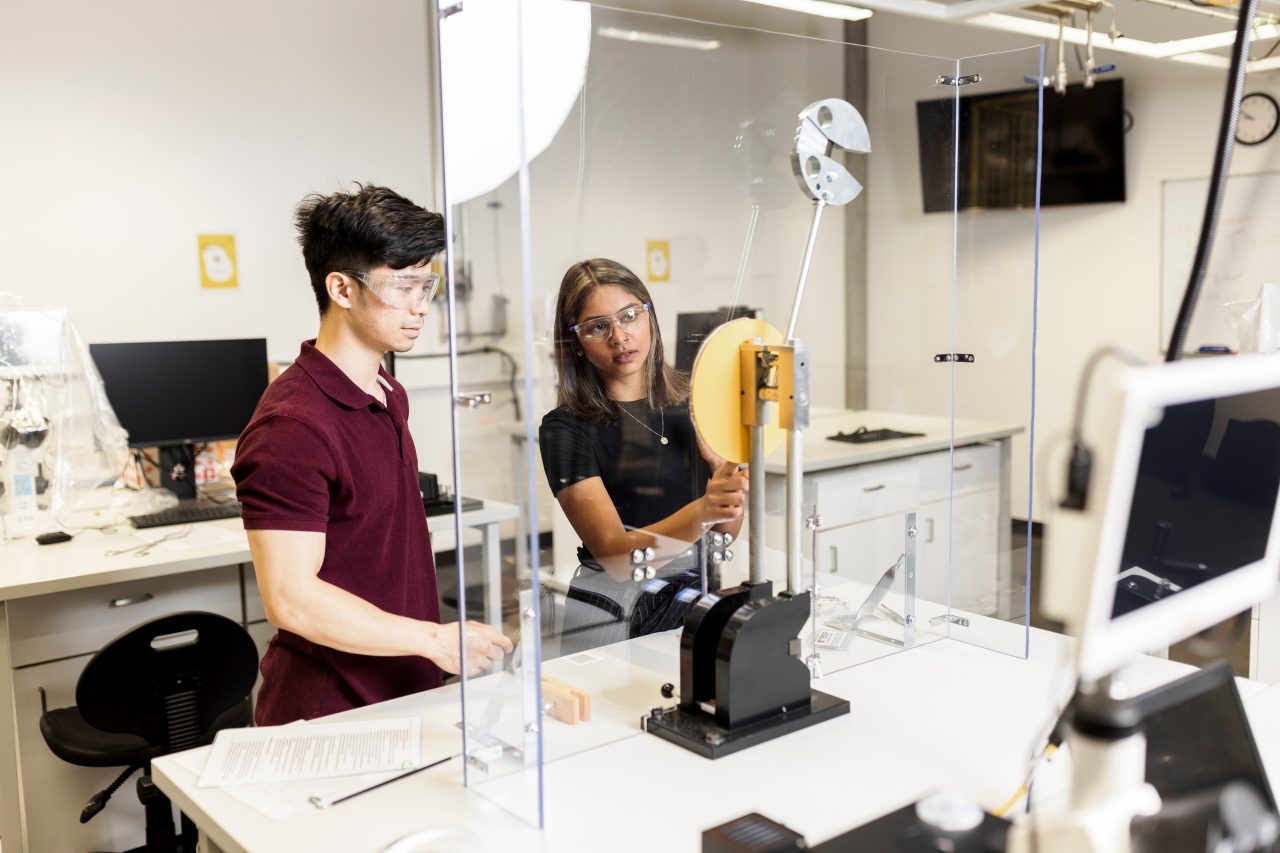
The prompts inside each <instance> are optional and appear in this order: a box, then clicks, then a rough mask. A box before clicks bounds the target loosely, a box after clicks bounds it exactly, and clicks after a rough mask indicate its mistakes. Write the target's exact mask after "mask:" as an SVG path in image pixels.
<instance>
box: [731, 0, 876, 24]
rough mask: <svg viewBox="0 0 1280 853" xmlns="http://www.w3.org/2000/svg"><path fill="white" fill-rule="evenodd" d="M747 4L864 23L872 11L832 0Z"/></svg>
mask: <svg viewBox="0 0 1280 853" xmlns="http://www.w3.org/2000/svg"><path fill="white" fill-rule="evenodd" d="M747 2H748V3H758V4H760V5H761V6H773V7H775V8H778V9H787V10H789V11H792V12H803V13H804V14H806V15H820V16H822V17H824V18H840V19H841V20H845V21H864V20H866V19H867V18H870V17H871V10H870V9H863V8H861V7H859V6H850V5H848V4H846V3H837V2H832V0H747Z"/></svg>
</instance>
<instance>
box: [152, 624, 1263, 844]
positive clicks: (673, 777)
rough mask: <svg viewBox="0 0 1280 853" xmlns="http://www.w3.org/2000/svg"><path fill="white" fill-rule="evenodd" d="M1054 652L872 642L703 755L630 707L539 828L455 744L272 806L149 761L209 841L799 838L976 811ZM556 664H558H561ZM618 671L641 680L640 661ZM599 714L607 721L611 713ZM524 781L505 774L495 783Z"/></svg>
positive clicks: (580, 760) (1027, 742) (554, 726)
mask: <svg viewBox="0 0 1280 853" xmlns="http://www.w3.org/2000/svg"><path fill="white" fill-rule="evenodd" d="M1009 627H1010V629H1011V630H1020V629H1016V628H1015V626H1009ZM628 642H629V643H644V644H646V645H647V646H649V647H650V648H649V649H648V651H652V646H653V645H654V643H655V642H657V643H660V644H661V643H665V653H666V654H667V655H668V656H669V657H671V658H672V659H673V660H674V657H675V655H676V654H677V647H678V642H679V638H678V636H677V635H676V634H675V633H674V632H673V633H671V634H666V635H659V636H657V637H642V638H639V639H637V640H632V641H628ZM620 645H623V644H620ZM1069 650H1070V640H1069V639H1067V638H1065V637H1062V636H1060V635H1056V634H1051V633H1048V632H1045V631H1040V630H1032V632H1031V658H1030V659H1029V660H1022V659H1018V658H1014V657H1010V656H1007V655H1003V654H999V653H995V652H990V651H986V650H983V649H980V648H977V647H974V646H971V645H968V644H965V643H962V642H958V641H955V640H939V641H937V642H933V643H930V644H928V645H925V646H922V647H919V648H916V649H913V650H911V651H909V652H906V653H901V654H894V655H889V656H887V657H882V658H879V659H877V660H873V661H871V662H869V663H865V664H862V665H860V666H855V667H852V668H849V669H845V670H843V671H840V672H837V673H834V674H832V675H829V676H827V677H826V678H824V679H822V680H821V681H820V682H818V685H817V686H818V687H820V688H821V689H822V690H823V691H826V692H828V693H833V694H835V695H837V696H841V697H844V698H847V699H849V701H850V702H851V703H852V710H851V712H850V713H849V714H847V715H845V716H842V717H839V718H837V719H834V720H831V721H828V722H825V723H822V724H820V725H817V726H814V727H812V728H808V729H804V730H802V731H799V732H796V733H793V734H790V735H787V736H785V737H782V738H779V739H777V740H774V741H770V742H768V743H765V744H762V745H759V746H756V747H754V748H751V749H747V750H745V751H743V752H739V753H735V754H733V755H730V756H727V757H725V758H722V759H719V760H717V761H711V760H708V759H705V758H702V757H701V756H698V755H696V754H694V753H692V752H689V751H686V750H684V749H682V748H680V747H678V746H675V745H673V744H671V743H668V742H666V741H664V740H661V739H659V738H657V737H654V736H652V735H648V734H645V733H643V732H642V731H641V730H640V728H639V714H635V715H634V716H633V718H632V721H631V723H630V724H629V726H630V736H629V737H624V738H621V739H613V740H611V742H608V743H606V744H605V745H603V746H599V747H597V748H593V749H587V750H584V751H580V752H576V753H575V754H572V755H569V756H568V757H565V758H562V759H560V760H552V761H550V762H549V763H548V764H547V765H546V767H545V770H544V776H545V796H544V799H545V804H546V828H545V830H544V831H541V832H539V831H538V830H536V829H534V828H533V827H532V826H530V825H529V824H527V823H525V822H523V821H522V820H520V819H518V818H517V817H514V816H512V814H510V813H509V812H508V811H505V810H504V809H503V808H502V807H501V806H500V805H499V804H497V802H496V801H495V799H494V798H492V797H491V796H489V795H486V794H481V793H477V791H475V790H468V789H466V788H464V787H463V784H462V762H461V760H460V759H458V758H455V759H454V760H452V761H450V762H448V763H446V764H444V765H442V766H440V767H438V768H434V769H432V770H429V771H426V772H423V773H419V774H416V775H414V776H412V777H409V778H406V779H402V780H398V781H396V782H394V783H392V784H389V785H386V786H384V787H382V788H379V789H378V790H376V791H371V792H369V793H367V794H364V795H362V796H359V797H356V798H355V799H352V800H350V801H348V802H345V803H341V804H339V805H337V806H334V807H333V808H329V809H325V810H311V811H308V812H305V813H302V814H297V815H294V816H292V817H289V818H285V819H282V820H271V819H268V818H267V817H264V816H263V815H262V814H260V813H258V812H257V811H255V810H253V809H252V808H250V807H249V806H247V805H245V804H244V803H243V802H241V801H239V800H237V799H235V798H234V797H233V796H231V795H230V794H228V793H227V792H225V791H222V790H219V789H213V788H204V789H201V788H197V787H196V784H195V783H196V778H197V776H196V773H195V772H194V771H193V769H191V766H190V765H191V764H192V762H193V760H195V763H196V764H199V761H198V759H199V753H187V754H184V756H183V757H181V758H175V757H165V758H162V759H159V760H157V761H156V762H155V764H154V777H155V779H156V780H157V782H158V784H159V785H160V787H161V788H162V789H163V790H164V791H165V793H167V794H168V795H169V796H170V797H171V798H172V799H173V800H174V801H175V802H176V803H178V804H179V805H180V807H181V808H182V810H183V811H184V812H185V813H186V814H187V815H188V816H190V817H191V818H192V819H193V820H195V822H196V824H197V825H198V826H199V827H200V829H201V833H202V837H203V839H204V842H205V843H206V845H207V847H208V849H209V850H212V851H216V850H222V851H226V853H241V851H250V853H252V852H253V851H276V850H322V849H323V850H343V851H349V853H376V851H381V850H383V849H384V848H385V847H386V846H387V845H388V844H390V843H392V842H394V841H395V840H397V839H399V838H401V837H403V836H405V835H407V834H409V833H411V832H414V831H417V830H422V829H424V828H435V829H438V830H442V831H448V830H453V831H455V832H456V833H458V834H460V835H462V836H464V838H468V839H469V841H470V844H463V845H462V846H458V847H456V848H450V849H475V850H494V851H510V850H545V851H556V853H561V851H566V853H567V851H578V850H582V851H588V850H610V851H621V852H622V853H625V851H633V850H634V851H649V850H655V849H660V850H670V851H691V853H692V851H697V850H699V849H700V846H701V832H702V830H704V829H706V828H708V827H711V826H715V825H717V824H720V823H723V822H725V821H728V820H731V819H733V818H735V817H738V816H741V815H743V814H745V813H747V812H750V811H758V812H760V813H762V814H764V815H766V816H768V817H771V818H773V819H775V820H778V821H780V822H783V823H785V824H787V825H788V826H790V827H791V828H792V829H794V830H796V831H798V832H800V833H802V834H804V835H805V836H806V837H807V838H808V840H809V842H810V843H814V842H819V841H824V840H826V839H828V838H830V837H832V836H834V835H837V834H839V833H841V832H843V831H845V830H847V829H850V828H852V827H854V826H857V825H860V824H862V823H864V822H866V821H868V820H870V819H872V818H874V817H877V816H879V815H881V814H884V813H886V812H888V811H891V810H893V809H896V808H898V807H901V806H903V805H905V804H907V803H910V802H912V801H913V800H915V799H918V798H919V797H921V796H923V795H925V794H927V793H929V792H931V791H934V790H938V789H942V788H946V789H950V790H953V791H957V792H960V793H962V794H965V795H967V796H969V797H971V798H974V799H975V800H976V801H977V802H979V803H980V804H981V805H983V806H984V807H986V808H988V809H994V808H996V807H997V806H999V805H1000V804H1001V803H1003V802H1004V800H1005V799H1006V798H1007V797H1008V796H1009V795H1010V794H1011V793H1012V792H1013V791H1014V790H1015V789H1016V788H1017V787H1018V785H1019V784H1020V783H1021V781H1022V778H1023V775H1024V773H1025V771H1026V766H1027V756H1028V755H1029V754H1030V753H1031V750H1032V747H1033V746H1034V742H1035V740H1036V739H1037V737H1038V736H1039V735H1041V734H1042V732H1043V731H1044V730H1045V729H1047V726H1048V724H1049V723H1051V722H1052V719H1053V718H1054V716H1055V714H1056V708H1055V707H1054V704H1055V702H1056V701H1057V700H1058V698H1059V697H1061V696H1064V695H1065V694H1066V693H1067V692H1069V688H1070V680H1071V679H1070V670H1069V669H1068V668H1067V666H1066V661H1067V659H1068V656H1069ZM601 657H602V661H601V662H600V663H599V664H595V665H598V666H614V667H623V666H630V664H625V663H623V662H621V660H620V658H619V657H612V656H609V655H602V656H601ZM647 657H648V658H649V659H652V655H651V654H650V655H647ZM611 661H612V662H611ZM557 664H558V662H557V661H552V662H549V663H548V664H546V666H547V667H548V668H551V669H554V667H555V666H556V665H557ZM1190 671H1191V667H1188V666H1186V665H1184V664H1178V663H1173V662H1170V661H1165V660H1158V659H1155V658H1144V659H1142V660H1141V661H1140V662H1138V663H1137V664H1136V665H1135V666H1134V667H1132V668H1131V669H1130V671H1129V672H1128V673H1127V676H1126V677H1127V680H1128V682H1129V684H1130V685H1131V686H1132V688H1133V689H1134V690H1135V691H1139V690H1145V689H1148V688H1150V687H1153V686H1155V685H1157V684H1160V683H1163V682H1166V681H1171V680H1173V679H1175V678H1177V677H1179V676H1181V675H1184V674H1186V673H1187V672H1190ZM555 674H556V676H557V677H559V678H564V677H565V673H564V671H563V670H560V671H556V673H555ZM661 677H662V676H661V675H658V674H654V675H653V677H651V678H649V679H648V681H650V682H653V685H652V688H653V690H654V691H655V697H654V699H653V704H655V705H656V704H660V703H661V702H662V700H660V699H658V698H657V697H656V689H657V682H658V681H659V680H660V679H661ZM629 680H630V681H631V682H632V683H634V684H637V685H642V684H645V683H647V682H646V680H645V677H644V675H643V674H639V675H631V676H629ZM1237 684H1238V686H1239V687H1240V690H1241V694H1242V695H1243V697H1244V699H1245V704H1246V708H1248V709H1249V711H1250V716H1251V718H1253V720H1254V724H1255V726H1256V727H1257V728H1258V729H1259V731H1258V734H1257V737H1258V741H1259V744H1260V747H1261V750H1262V753H1263V757H1264V760H1265V761H1266V763H1267V766H1268V769H1269V771H1270V772H1271V774H1272V776H1273V777H1274V775H1275V774H1276V773H1277V772H1280V724H1278V723H1277V719H1280V718H1278V717H1277V715H1276V714H1274V713H1270V714H1268V713H1267V711H1268V710H1274V709H1275V708H1276V707H1280V695H1277V691H1276V690H1275V689H1272V690H1269V691H1266V692H1264V690H1265V686H1264V685H1261V684H1258V683H1256V682H1248V681H1240V680H1238V681H1237ZM457 691H458V687H457V685H450V686H448V687H445V688H441V689H439V690H435V691H430V692H429V693H426V694H419V695H417V696H411V697H403V698H401V699H397V700H395V701H393V702H388V703H383V704H381V705H376V706H371V707H368V708H363V709H359V710H358V711H352V712H348V713H347V714H344V715H340V716H341V717H343V718H345V719H360V718H366V719H367V718H374V717H379V716H384V717H394V716H404V715H407V714H417V715H420V716H421V717H422V719H423V723H424V725H423V728H424V737H428V736H437V735H439V736H444V735H445V734H446V733H447V732H449V731H456V728H455V726H456V723H457V720H458V716H459V707H458V693H457ZM639 701H643V698H642V697H641V699H640V700H639ZM1255 708H1257V709H1259V711H1260V713H1258V714H1255V713H1254V709H1255ZM603 722H604V724H606V725H608V726H610V727H616V726H617V725H618V724H617V722H616V720H615V719H613V718H612V717H609V718H606V719H605V720H604V721H603ZM595 725H597V723H596V721H595V720H594V719H593V721H592V722H589V723H579V724H578V725H575V726H568V725H565V724H563V723H559V722H556V721H554V720H551V719H547V722H546V725H545V726H544V727H543V735H544V751H545V752H546V753H547V754H548V755H552V756H554V755H556V754H560V753H563V752H564V751H565V750H564V749H563V746H564V745H565V743H566V742H567V741H566V739H581V738H583V737H584V736H585V735H586V731H584V730H585V729H589V728H590V727H592V726H595ZM432 733H434V734H432ZM206 749H207V748H206ZM184 764H186V765H188V766H183V765H184ZM1055 764H1056V762H1055ZM472 773H473V779H477V780H482V779H483V777H482V776H480V775H479V774H478V772H477V771H475V770H473V771H472ZM525 781H527V780H524V779H519V777H517V779H516V780H515V781H513V782H512V786H518V785H520V784H522V783H523V782H525ZM486 784H490V785H502V784H504V783H503V781H502V780H498V781H493V782H489V783H486ZM524 796H526V797H529V798H531V797H533V796H534V792H533V791H531V790H526V791H525V792H524ZM455 842H456V839H455Z"/></svg>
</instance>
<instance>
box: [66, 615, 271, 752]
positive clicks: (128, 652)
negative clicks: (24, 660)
mask: <svg viewBox="0 0 1280 853" xmlns="http://www.w3.org/2000/svg"><path fill="white" fill-rule="evenodd" d="M257 670H258V651H257V647H256V646H255V645H254V643H253V638H252V637H250V636H249V633H248V632H247V631H246V630H245V629H244V628H243V627H242V626H241V625H240V624H239V623H238V622H233V621H232V620H230V619H228V618H226V617H225V616H219V615H218V614H216V613H201V612H197V611H189V612H185V613H174V614H171V615H168V616H161V617H159V618H156V619H152V620H151V621H149V622H144V623H142V624H141V625H138V626H137V627H135V628H132V629H131V630H129V631H127V632H125V633H124V634H122V635H120V636H119V637H117V638H116V639H114V640H112V641H111V642H110V643H109V644H107V645H106V646H105V647H104V648H103V649H102V650H101V651H99V652H98V653H97V654H96V655H94V656H93V658H92V659H91V660H90V661H89V663H88V664H87V665H86V666H85V668H84V671H83V672H82V673H81V674H80V680H79V681H78V682H77V683H76V705H77V706H78V707H79V709H80V715H81V716H82V717H83V718H84V720H85V722H86V723H88V724H89V725H91V726H93V727H94V728H98V729H102V730H103V731H108V732H122V733H126V734H132V735H137V736H139V737H141V738H143V739H144V740H146V741H147V742H148V743H150V744H152V745H153V746H157V747H164V748H165V749H166V750H167V751H171V752H172V751H176V750H179V749H187V748H189V747H193V746H198V745H200V744H202V743H207V742H209V741H210V740H211V739H212V736H213V734H214V722H215V721H216V720H217V719H218V717H219V715H221V714H223V713H224V712H226V711H227V710H229V709H231V708H233V707H235V706H236V705H238V704H242V703H244V702H245V700H246V699H247V698H248V696H249V691H250V690H252V689H253V682H254V679H255V678H256V677H257Z"/></svg>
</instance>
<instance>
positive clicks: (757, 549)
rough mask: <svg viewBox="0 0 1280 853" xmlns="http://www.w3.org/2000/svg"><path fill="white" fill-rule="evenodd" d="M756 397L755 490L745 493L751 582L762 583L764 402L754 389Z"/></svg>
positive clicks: (752, 433) (752, 439)
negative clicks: (748, 526) (749, 534)
mask: <svg viewBox="0 0 1280 853" xmlns="http://www.w3.org/2000/svg"><path fill="white" fill-rule="evenodd" d="M752 393H753V394H755V395H756V424H755V426H753V427H751V468H750V471H751V476H753V477H755V479H756V483H755V488H753V489H752V490H751V491H750V492H748V493H747V512H748V514H749V515H748V519H747V523H748V524H749V525H750V527H751V538H750V540H749V542H750V545H751V560H750V566H751V582H752V583H764V523H765V522H764V510H765V506H764V423H763V419H762V418H761V417H760V416H761V415H762V414H763V410H764V401H763V400H761V399H760V392H759V391H758V390H756V389H755V388H754V383H753V389H752Z"/></svg>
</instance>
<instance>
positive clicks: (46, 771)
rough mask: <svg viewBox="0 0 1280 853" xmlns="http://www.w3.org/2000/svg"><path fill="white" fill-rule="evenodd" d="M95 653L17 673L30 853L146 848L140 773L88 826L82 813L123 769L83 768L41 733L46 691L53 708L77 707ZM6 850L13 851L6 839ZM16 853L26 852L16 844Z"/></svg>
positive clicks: (25, 812) (20, 736) (24, 796)
mask: <svg viewBox="0 0 1280 853" xmlns="http://www.w3.org/2000/svg"><path fill="white" fill-rule="evenodd" d="M91 657H92V655H79V656H77V657H73V658H67V659H65V660H58V661H50V662H48V663H41V664H36V665H35V666H28V667H24V668H22V669H18V670H15V671H14V673H13V691H14V698H15V702H16V708H15V711H16V714H15V717H16V722H17V729H18V752H19V754H20V755H21V765H20V768H21V777H22V800H23V802H22V809H23V813H24V814H25V815H26V830H27V844H26V849H27V850H30V851H33V853H34V851H40V853H85V851H87V850H122V849H125V848H132V847H136V846H138V845H140V844H142V842H143V840H144V838H145V829H146V824H145V821H144V819H143V812H142V804H141V803H139V802H138V797H137V793H136V792H137V788H136V785H137V782H138V776H139V774H137V773H135V774H134V775H133V776H131V777H130V778H129V780H128V781H127V782H126V783H125V784H124V785H122V786H121V787H120V788H119V790H117V791H116V792H115V794H114V795H113V796H112V797H111V799H110V801H108V803H107V807H106V808H105V809H103V810H102V811H101V812H99V813H98V814H97V816H96V817H94V818H93V820H91V821H89V822H88V823H84V824H82V823H80V810H81V809H82V808H84V804H85V803H87V802H88V801H89V798H90V797H91V796H93V795H94V794H96V793H97V792H99V791H101V790H102V789H103V788H105V787H107V785H109V784H110V783H111V780H112V779H114V778H115V777H116V776H117V775H118V774H119V773H120V772H121V771H122V770H123V768H120V767H100V768H99V767H78V766H76V765H74V764H68V763H67V762H65V761H63V760H62V759H61V758H58V757H57V756H56V755H54V754H53V753H52V752H50V751H49V747H48V745H46V744H45V742H44V738H43V737H42V736H41V735H40V712H41V711H40V688H44V691H45V694H46V695H47V697H48V702H49V707H50V708H63V707H66V706H68V705H74V704H75V701H76V699H75V694H76V680H77V679H78V678H79V677H80V671H81V670H82V669H84V665H85V664H87V663H88V662H89V659H90V658H91ZM4 849H5V850H8V849H9V844H8V839H4ZM13 849H15V850H20V849H22V848H21V847H20V846H19V845H17V844H16V843H15V844H14V845H13Z"/></svg>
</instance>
